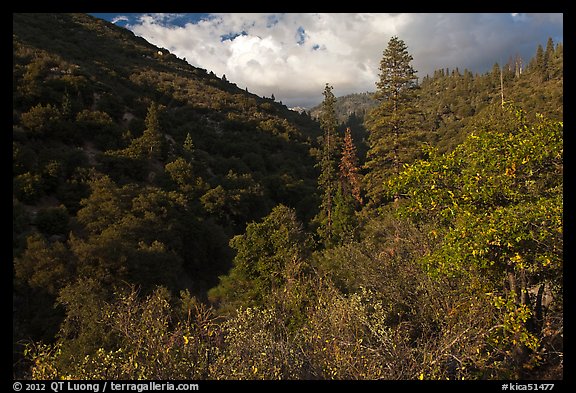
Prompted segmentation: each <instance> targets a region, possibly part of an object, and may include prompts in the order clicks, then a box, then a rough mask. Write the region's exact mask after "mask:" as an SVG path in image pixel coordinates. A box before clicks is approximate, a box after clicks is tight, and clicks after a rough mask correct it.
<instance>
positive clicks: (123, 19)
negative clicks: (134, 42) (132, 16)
mask: <svg viewBox="0 0 576 393" xmlns="http://www.w3.org/2000/svg"><path fill="white" fill-rule="evenodd" d="M128 20H129V19H128V17H127V16H124V15H118V16H116V17H114V18H112V20H111V21H110V22H112V23H118V22H128Z"/></svg>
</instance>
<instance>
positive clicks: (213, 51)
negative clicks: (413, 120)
mask: <svg viewBox="0 0 576 393" xmlns="http://www.w3.org/2000/svg"><path fill="white" fill-rule="evenodd" d="M178 17H182V15H178V14H148V15H143V16H141V17H140V18H139V20H138V21H137V22H136V23H134V24H132V25H129V26H127V27H128V28H130V29H131V30H132V31H134V33H135V34H137V35H140V36H142V37H144V38H145V39H147V40H148V41H150V42H152V43H153V44H155V45H157V46H161V47H164V48H167V49H169V50H170V51H171V52H173V53H174V54H176V55H177V56H179V57H181V58H183V57H185V58H186V59H187V60H188V62H190V63H191V64H193V65H195V66H199V67H202V68H206V69H208V70H209V71H214V72H215V73H216V74H217V75H220V76H221V75H222V74H226V77H227V79H228V80H230V81H232V82H235V83H236V84H238V86H239V87H241V88H243V87H248V89H249V90H250V91H251V92H254V93H256V94H259V95H265V96H270V95H271V94H274V96H275V97H276V98H277V99H279V100H282V101H283V102H284V103H285V104H287V105H312V104H315V103H317V102H319V101H320V100H321V99H322V91H323V89H324V85H325V83H330V84H331V85H333V86H334V93H335V94H336V95H343V94H348V93H351V92H362V91H373V90H374V89H375V82H376V80H377V78H378V73H379V70H378V67H379V64H380V59H381V56H382V52H383V50H384V49H385V48H386V45H387V43H388V40H389V39H390V37H391V36H392V35H397V36H398V37H399V38H400V39H402V40H404V41H405V43H406V45H407V46H408V51H409V52H410V53H411V54H412V56H413V57H414V61H413V65H414V68H415V69H416V70H417V71H418V75H419V76H420V77H422V76H425V75H426V74H432V73H433V72H434V70H435V69H439V68H445V67H450V68H454V67H459V68H460V69H464V68H468V69H470V70H472V71H473V72H485V71H487V69H488V68H489V67H491V65H493V64H494V62H496V61H498V62H505V61H507V60H508V58H509V57H510V56H513V55H515V54H516V53H519V54H521V55H522V56H523V57H524V58H525V59H526V60H528V59H529V58H530V57H531V56H532V55H533V54H534V53H535V49H536V46H537V45H538V44H539V43H542V44H545V42H546V39H547V37H548V36H552V37H553V38H555V40H558V39H560V40H561V39H562V23H563V22H562V14H509V13H508V14H348V13H346V14H344V13H342V14H339V13H331V14H330V13H329V14H239V13H236V14H212V15H211V17H210V18H208V19H205V20H201V21H198V22H195V23H186V24H184V25H181V26H177V25H173V24H171V23H170V22H171V21H172V20H174V19H175V18H178Z"/></svg>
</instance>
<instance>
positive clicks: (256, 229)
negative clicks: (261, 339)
mask: <svg viewBox="0 0 576 393" xmlns="http://www.w3.org/2000/svg"><path fill="white" fill-rule="evenodd" d="M230 246H231V247H232V248H234V249H235V250H236V252H237V254H236V256H235V257H234V266H233V267H232V269H231V270H230V273H229V274H228V275H227V276H222V277H221V278H220V280H221V281H220V284H219V286H218V287H216V288H214V289H213V290H211V291H210V294H209V295H210V296H211V298H213V299H214V300H215V301H219V302H222V303H224V304H227V305H234V304H247V305H262V304H265V303H266V299H267V297H268V295H269V294H270V293H271V292H273V291H275V290H278V289H279V288H281V287H282V286H284V285H285V284H286V279H287V278H286V276H285V272H286V271H287V269H288V268H289V266H290V265H291V264H298V263H301V262H302V260H303V259H304V258H305V257H306V254H307V253H308V252H309V249H310V246H311V244H310V238H309V236H308V235H307V234H306V233H305V232H304V231H303V228H302V224H301V223H300V222H299V221H298V219H297V218H296V214H295V212H294V210H293V209H290V208H288V207H286V206H283V205H279V206H276V207H275V208H274V209H273V210H272V212H271V213H270V214H269V215H268V216H266V217H265V218H264V220H263V221H262V222H260V223H251V224H248V226H247V227H246V232H245V233H244V234H243V235H238V236H236V237H234V238H233V239H232V240H231V241H230Z"/></svg>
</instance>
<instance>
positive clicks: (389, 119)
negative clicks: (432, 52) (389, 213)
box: [364, 37, 420, 206]
mask: <svg viewBox="0 0 576 393" xmlns="http://www.w3.org/2000/svg"><path fill="white" fill-rule="evenodd" d="M411 61H412V56H411V55H410V54H409V53H408V50H407V47H406V45H405V44H404V41H402V40H400V39H398V37H392V38H391V39H390V41H389V42H388V46H387V48H386V50H385V51H384V54H383V57H382V61H381V63H380V80H379V81H377V82H376V86H377V92H376V94H375V98H376V99H377V100H379V102H380V103H379V105H378V106H377V107H375V108H374V109H373V110H372V111H371V112H370V114H369V117H368V119H367V125H368V129H369V130H370V134H369V136H368V140H369V144H370V149H369V150H368V153H367V157H366V163H365V167H366V168H367V170H368V172H367V173H366V176H365V177H364V180H365V184H366V190H367V195H368V197H369V198H370V201H371V203H372V205H375V206H378V205H380V204H381V203H382V195H383V193H384V192H385V190H384V189H383V184H384V181H385V179H386V177H387V176H389V175H390V174H397V173H398V172H399V171H400V168H401V166H402V164H404V163H407V162H410V161H412V160H413V159H414V150H415V149H414V147H413V145H414V144H415V143H417V138H416V135H415V133H416V130H417V124H418V123H417V120H418V119H419V117H420V114H419V113H418V110H417V106H416V98H417V90H418V88H419V86H418V85H417V83H416V82H417V79H418V78H417V77H416V71H415V70H414V69H413V68H412V65H411V64H410V63H411ZM416 151H417V150H416ZM394 198H395V199H397V196H396V195H395V196H394Z"/></svg>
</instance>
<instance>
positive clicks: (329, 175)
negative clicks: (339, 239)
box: [316, 83, 338, 244]
mask: <svg viewBox="0 0 576 393" xmlns="http://www.w3.org/2000/svg"><path fill="white" fill-rule="evenodd" d="M322 94H323V95H324V101H323V102H322V114H321V116H320V127H321V128H322V130H323V131H324V136H323V138H322V157H321V159H320V177H319V178H318V188H319V189H320V192H321V193H322V204H321V206H320V212H319V213H318V216H317V217H316V220H317V221H318V222H319V224H320V226H319V228H318V232H319V234H320V236H321V237H322V239H323V240H324V242H325V243H326V244H329V243H330V241H331V238H332V223H333V217H332V215H333V209H334V196H335V194H336V190H337V187H338V175H337V161H336V158H337V157H336V155H337V151H338V150H337V135H336V127H337V122H336V111H335V109H334V104H335V103H336V98H335V97H334V94H333V93H332V86H330V85H329V84H328V83H326V87H325V89H324V92H323V93H322Z"/></svg>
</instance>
